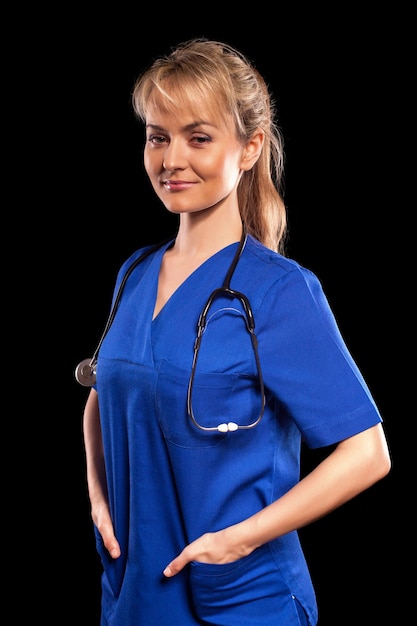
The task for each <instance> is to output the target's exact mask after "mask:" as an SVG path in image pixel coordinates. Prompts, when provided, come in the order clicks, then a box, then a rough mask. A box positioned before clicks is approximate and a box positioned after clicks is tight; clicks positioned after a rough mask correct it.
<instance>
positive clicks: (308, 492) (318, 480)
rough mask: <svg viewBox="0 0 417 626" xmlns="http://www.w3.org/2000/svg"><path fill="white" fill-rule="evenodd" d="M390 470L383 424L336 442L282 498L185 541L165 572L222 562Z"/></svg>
mask: <svg viewBox="0 0 417 626" xmlns="http://www.w3.org/2000/svg"><path fill="white" fill-rule="evenodd" d="M390 469H391V458H390V453H389V450H388V445H387V441H386V437H385V434H384V430H383V427H382V424H377V425H376V426H373V427H371V428H368V429H367V430H364V431H363V432H361V433H359V434H357V435H354V436H353V437H349V438H348V439H345V440H344V441H341V442H340V443H339V444H337V446H336V447H335V449H334V450H333V452H331V453H330V454H329V456H327V457H326V458H325V459H324V460H323V461H322V462H321V463H320V464H319V465H317V467H315V468H314V469H313V470H312V471H311V472H310V473H309V474H307V475H306V476H305V477H304V478H303V479H302V480H300V482H299V483H297V484H296V485H295V486H294V487H292V488H291V489H290V490H289V491H288V492H287V493H285V494H284V495H283V496H282V497H281V498H279V499H278V500H276V501H275V502H273V503H272V504H270V505H269V506H267V507H265V508H264V509H262V510H261V511H259V512H258V513H256V514H255V515H252V516H251V517H249V518H247V519H246V520H244V521H242V522H239V523H238V524H234V525H233V526H229V527H228V528H225V529H223V530H220V531H218V532H213V533H205V534H204V535H202V536H201V537H199V538H198V539H196V540H195V541H193V542H192V543H190V544H189V545H188V546H186V548H184V550H183V551H182V552H181V554H179V555H178V556H177V557H176V558H175V559H174V560H173V561H172V562H171V563H170V564H169V565H168V566H167V568H166V569H165V571H164V575H165V576H173V575H175V574H177V573H178V572H179V571H180V570H182V569H183V567H184V566H185V565H186V564H187V563H189V562H191V561H200V562H202V563H217V564H224V563H230V562H232V561H235V560H237V559H239V558H242V557H244V556H247V555H248V554H250V553H251V552H253V550H255V549H256V548H258V547H259V546H261V545H263V544H265V543H267V542H268V541H272V540H273V539H276V538H277V537H280V536H281V535H284V534H286V533H288V532H291V531H293V530H297V529H299V528H302V527H303V526H306V525H307V524H310V523H311V522H314V521H316V520H318V519H320V518H321V517H323V516H324V515H326V514H327V513H330V512H331V511H333V510H334V509H336V508H338V507H339V506H341V505H342V504H344V503H345V502H347V501H348V500H351V499H352V498H353V497H355V496H356V495H358V494H359V493H361V492H362V491H365V489H368V488H369V487H371V486H372V485H373V484H374V483H376V482H378V481H379V480H381V479H382V478H383V477H384V476H386V475H387V474H388V472H389V471H390Z"/></svg>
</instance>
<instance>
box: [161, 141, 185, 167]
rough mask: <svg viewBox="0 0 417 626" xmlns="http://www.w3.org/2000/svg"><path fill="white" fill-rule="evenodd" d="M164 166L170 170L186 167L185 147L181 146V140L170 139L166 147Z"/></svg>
mask: <svg viewBox="0 0 417 626" xmlns="http://www.w3.org/2000/svg"><path fill="white" fill-rule="evenodd" d="M162 167H163V168H164V169H166V170H169V171H173V170H178V169H184V168H185V167H186V160H185V155H184V149H183V147H182V146H181V142H180V141H179V140H177V139H171V140H170V142H169V144H168V145H167V147H166V149H165V154H164V160H163V161H162Z"/></svg>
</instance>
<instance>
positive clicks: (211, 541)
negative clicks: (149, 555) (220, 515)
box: [163, 527, 251, 578]
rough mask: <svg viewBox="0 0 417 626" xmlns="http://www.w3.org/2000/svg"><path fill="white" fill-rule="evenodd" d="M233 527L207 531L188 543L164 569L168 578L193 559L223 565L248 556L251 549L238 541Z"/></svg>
mask: <svg viewBox="0 0 417 626" xmlns="http://www.w3.org/2000/svg"><path fill="white" fill-rule="evenodd" d="M232 528H233V527H229V528H226V529H224V530H219V531H218V532H215V533H205V534H204V535H202V536H201V537H199V538H198V539H196V540H195V541H193V542H192V543H190V544H188V546H186V547H185V548H184V550H183V551H182V552H181V553H180V554H179V555H178V556H177V557H176V558H175V559H173V560H172V561H171V563H169V564H168V565H167V566H166V568H165V569H164V571H163V574H164V576H166V577H167V578H169V577H171V576H175V574H178V572H180V571H181V570H182V569H184V567H185V566H186V565H187V564H188V563H190V562H191V561H199V562H200V563H212V564H217V565H223V564H225V563H232V562H233V561H237V560H238V559H240V558H242V557H243V556H247V555H248V554H249V553H250V552H251V550H245V549H244V546H243V545H242V544H241V543H239V542H238V541H237V536H236V533H235V532H234V531H232Z"/></svg>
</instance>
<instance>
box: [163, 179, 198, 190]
mask: <svg viewBox="0 0 417 626" xmlns="http://www.w3.org/2000/svg"><path fill="white" fill-rule="evenodd" d="M193 185H194V183H191V182H190V181H187V180H164V182H163V186H164V187H165V189H166V190H167V191H183V190H184V189H189V188H190V187H192V186H193Z"/></svg>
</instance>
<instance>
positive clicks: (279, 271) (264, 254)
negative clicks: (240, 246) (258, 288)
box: [242, 236, 318, 283]
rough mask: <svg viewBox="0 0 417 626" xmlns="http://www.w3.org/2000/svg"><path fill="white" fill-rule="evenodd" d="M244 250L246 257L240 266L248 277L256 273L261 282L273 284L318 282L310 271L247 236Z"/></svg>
mask: <svg viewBox="0 0 417 626" xmlns="http://www.w3.org/2000/svg"><path fill="white" fill-rule="evenodd" d="M245 250H246V255H245V258H244V259H242V260H243V263H242V265H246V270H247V271H248V275H249V276H251V275H254V273H256V274H257V275H258V276H259V279H260V280H261V282H265V281H267V282H268V281H271V282H275V281H277V280H284V281H285V280H291V281H293V280H294V281H297V280H299V281H301V282H306V283H316V282H318V278H317V276H316V275H315V274H314V273H313V272H312V271H311V270H310V269H308V268H306V267H304V266H302V265H301V264H300V263H299V262H297V261H295V260H294V259H291V258H288V257H284V256H283V255H282V254H280V253H279V252H274V250H271V249H270V248H267V247H266V246H264V245H263V244H262V243H260V242H259V241H257V240H256V239H254V238H253V237H251V236H248V239H247V242H246V246H245ZM262 277H263V278H262Z"/></svg>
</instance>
